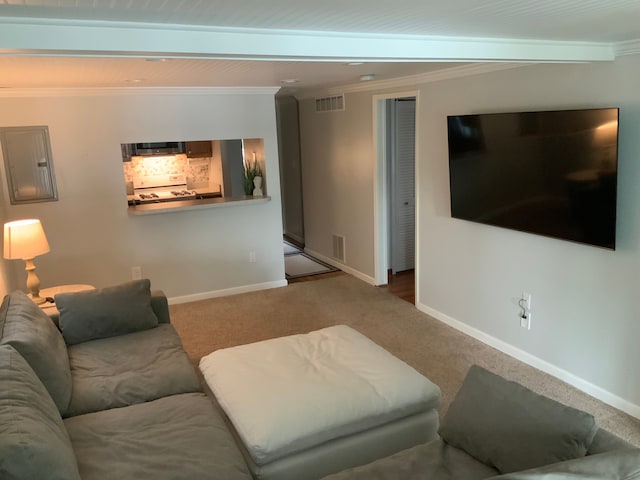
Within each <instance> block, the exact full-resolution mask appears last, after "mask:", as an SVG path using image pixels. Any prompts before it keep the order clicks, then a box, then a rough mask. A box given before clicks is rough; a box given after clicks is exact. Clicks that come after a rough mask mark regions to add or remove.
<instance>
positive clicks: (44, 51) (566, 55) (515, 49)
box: [0, 17, 615, 62]
mask: <svg viewBox="0 0 640 480" xmlns="http://www.w3.org/2000/svg"><path fill="white" fill-rule="evenodd" d="M0 55H62V56H97V57H100V56H109V57H150V56H158V57H167V58H215V59H238V60H239V59H242V60H308V61H337V60H339V61H385V62H390V61H391V62H393V61H398V62H400V61H403V62H405V61H421V62H425V61H434V62H444V61H455V62H477V61H483V62H514V61H515V62H591V61H613V60H615V44H608V43H589V42H564V41H540V40H522V39H495V38H467V37H432V36H416V35H410V36H409V35H366V34H348V33H333V32H312V31H290V30H258V29H238V28H215V27H197V26H183V25H164V24H143V23H122V22H119V23H118V22H94V21H61V20H49V19H33V18H31V19H29V18H14V17H0Z"/></svg>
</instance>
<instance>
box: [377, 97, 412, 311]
mask: <svg viewBox="0 0 640 480" xmlns="http://www.w3.org/2000/svg"><path fill="white" fill-rule="evenodd" d="M418 100H419V99H418V92H408V93H402V94H390V95H380V96H375V97H374V122H375V124H374V132H375V133H374V134H375V148H376V169H375V203H374V205H375V207H374V216H375V235H376V237H375V240H376V241H375V255H376V258H375V279H376V284H377V285H387V284H390V283H393V280H394V278H397V277H396V275H397V274H398V273H399V272H403V275H402V276H403V279H402V281H403V283H405V284H406V278H407V277H408V278H411V279H412V283H413V285H412V287H413V289H414V290H415V288H416V285H415V284H416V283H417V282H416V280H415V279H417V275H416V274H415V273H416V272H415V269H416V266H417V261H416V256H417V253H418V252H417V249H416V243H417V234H416V232H417V229H416V205H417V202H416V194H417V192H416V190H415V183H416V182H415V178H416V161H415V159H416V153H417V142H416V134H415V132H416V123H417V121H416V111H417V105H418ZM405 288H406V286H405ZM390 290H392V288H390ZM413 303H415V300H414V302H413Z"/></svg>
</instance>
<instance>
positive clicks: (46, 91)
mask: <svg viewBox="0 0 640 480" xmlns="http://www.w3.org/2000/svg"><path fill="white" fill-rule="evenodd" d="M278 90H280V87H87V88H0V97H2V98H11V97H100V96H153V95H165V96H166V95H275V94H276V93H277V92H278Z"/></svg>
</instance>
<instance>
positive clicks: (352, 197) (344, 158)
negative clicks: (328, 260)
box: [299, 94, 375, 277]
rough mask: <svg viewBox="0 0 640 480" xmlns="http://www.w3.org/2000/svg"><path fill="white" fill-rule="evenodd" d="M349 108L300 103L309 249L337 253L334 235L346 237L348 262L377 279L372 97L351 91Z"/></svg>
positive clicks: (303, 187)
mask: <svg viewBox="0 0 640 480" xmlns="http://www.w3.org/2000/svg"><path fill="white" fill-rule="evenodd" d="M346 105H347V108H346V110H345V111H335V112H322V113H316V112H315V102H314V101H313V100H308V99H307V100H303V101H301V102H300V105H299V108H300V123H301V130H300V149H301V157H302V189H303V201H304V232H305V244H306V248H307V249H309V250H311V251H313V252H317V253H320V254H322V255H324V256H326V257H331V255H332V250H333V247H332V234H337V235H342V236H344V237H345V254H346V255H345V256H346V265H347V266H348V267H349V268H351V269H354V270H356V271H357V272H360V273H362V274H363V275H364V276H367V277H373V274H374V250H373V228H374V226H373V166H374V164H375V161H374V153H373V141H372V137H371V126H372V123H371V115H372V113H371V112H372V110H371V109H372V107H371V96H370V95H368V94H361V95H350V96H349V97H348V98H347V104H346Z"/></svg>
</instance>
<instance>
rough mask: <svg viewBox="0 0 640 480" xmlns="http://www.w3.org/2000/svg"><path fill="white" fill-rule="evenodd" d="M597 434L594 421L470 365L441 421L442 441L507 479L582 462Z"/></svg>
mask: <svg viewBox="0 0 640 480" xmlns="http://www.w3.org/2000/svg"><path fill="white" fill-rule="evenodd" d="M596 430H597V426H596V424H595V420H594V418H593V416H592V415H590V414H588V413H585V412H581V411H580V410H576V409H574V408H571V407H567V406H565V405H562V404H561V403H558V402H556V401H554V400H552V399H550V398H547V397H543V396H541V395H538V394H536V393H534V392H532V391H531V390H529V389H528V388H525V387H523V386H522V385H520V384H518V383H515V382H511V381H508V380H505V379H504V378H502V377H500V376H498V375H495V374H493V373H491V372H489V371H487V370H485V369H483V368H481V367H479V366H477V365H474V366H472V367H471V368H470V369H469V372H468V374H467V377H466V378H465V380H464V383H463V385H462V387H461V388H460V391H459V392H458V394H457V395H456V397H455V399H454V400H453V402H452V403H451V406H450V407H449V410H448V411H447V413H446V415H445V417H444V420H443V423H442V426H441V428H440V436H441V437H442V438H443V439H444V440H445V441H446V442H447V443H449V444H451V445H453V446H455V447H458V448H461V449H463V450H464V451H466V452H467V453H468V454H470V455H472V456H473V457H475V458H477V459H478V460H480V461H482V462H484V463H486V464H487V465H492V466H494V467H495V468H497V469H498V470H499V471H500V472H501V473H508V472H515V471H518V470H525V469H528V468H535V467H539V466H541V465H547V464H550V463H555V462H559V461H562V460H570V459H574V458H578V457H582V456H584V455H585V454H586V452H587V448H588V447H589V445H590V444H591V441H592V440H593V437H594V435H595V433H596Z"/></svg>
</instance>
